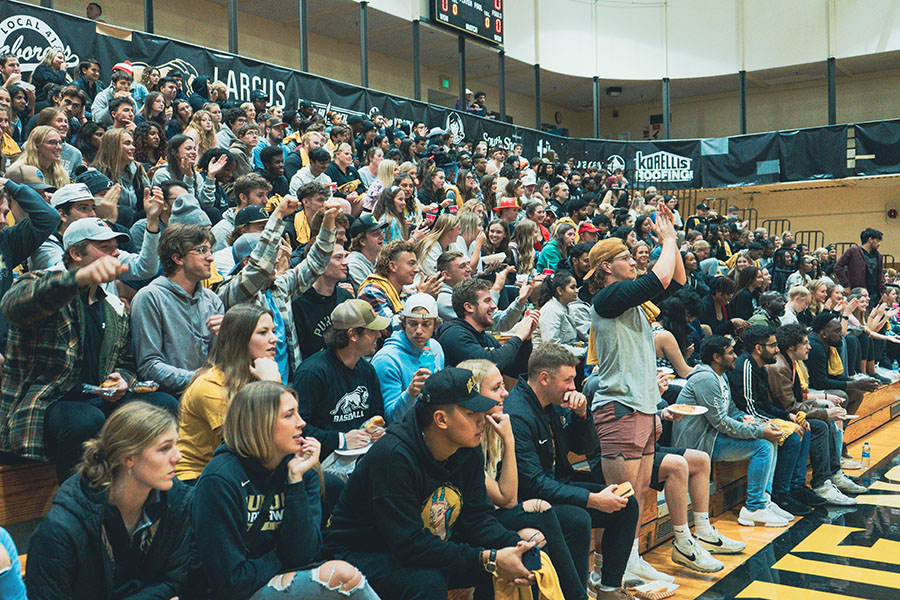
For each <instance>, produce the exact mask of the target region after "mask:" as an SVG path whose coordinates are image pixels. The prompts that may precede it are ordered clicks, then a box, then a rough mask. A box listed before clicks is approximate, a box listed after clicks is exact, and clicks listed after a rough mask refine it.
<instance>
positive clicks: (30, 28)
mask: <svg viewBox="0 0 900 600" xmlns="http://www.w3.org/2000/svg"><path fill="white" fill-rule="evenodd" d="M48 48H56V49H57V50H60V51H61V52H62V53H63V56H65V57H66V62H65V66H64V68H67V69H69V68H72V67H74V66H76V65H77V64H78V62H79V60H80V59H79V58H78V55H77V54H75V53H74V52H72V48H71V47H69V45H68V44H66V43H64V42H63V41H62V39H60V37H59V35H58V34H57V33H56V32H55V31H53V28H52V27H50V26H49V25H47V24H46V23H45V22H43V21H42V20H40V19H38V18H37V17H32V16H29V15H13V16H11V17H7V18H6V19H4V20H3V22H2V23H0V54H12V55H14V56H15V57H16V58H18V59H19V66H20V67H21V69H22V73H29V72H31V71H34V69H35V68H36V67H37V66H38V65H39V64H40V62H41V59H42V58H43V57H44V53H45V52H46V51H47V49H48Z"/></svg>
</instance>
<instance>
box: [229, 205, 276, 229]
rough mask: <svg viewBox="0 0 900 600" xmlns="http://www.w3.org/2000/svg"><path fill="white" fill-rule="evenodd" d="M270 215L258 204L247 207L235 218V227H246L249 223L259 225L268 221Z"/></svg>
mask: <svg viewBox="0 0 900 600" xmlns="http://www.w3.org/2000/svg"><path fill="white" fill-rule="evenodd" d="M268 220H269V213H267V212H266V211H265V210H264V209H263V207H262V206H259V205H258V204H251V205H250V206H245V207H244V208H242V209H241V210H239V211H238V213H237V214H236V215H235V216H234V226H235V227H240V226H241V225H246V224H248V223H258V222H259V221H268Z"/></svg>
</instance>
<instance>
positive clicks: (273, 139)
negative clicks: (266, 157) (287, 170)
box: [253, 117, 288, 170]
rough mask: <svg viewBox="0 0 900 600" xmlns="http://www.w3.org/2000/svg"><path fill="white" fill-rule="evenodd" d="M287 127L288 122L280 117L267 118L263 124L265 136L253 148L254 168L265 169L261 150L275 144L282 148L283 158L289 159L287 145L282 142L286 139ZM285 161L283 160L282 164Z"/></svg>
mask: <svg viewBox="0 0 900 600" xmlns="http://www.w3.org/2000/svg"><path fill="white" fill-rule="evenodd" d="M286 128H287V123H285V122H284V121H282V120H281V119H279V118H278V117H269V118H268V119H266V121H265V123H264V124H263V133H264V135H263V137H262V139H260V140H259V143H257V144H256V148H254V149H253V168H254V169H257V170H260V169H264V168H265V166H264V165H263V163H262V158H260V152H262V151H263V148H268V147H269V146H275V147H277V148H280V149H281V154H282V158H283V159H287V155H288V149H287V146H285V145H284V144H282V143H281V141H282V140H283V139H284V130H285V129H286ZM283 164H284V163H283V162H282V165H283Z"/></svg>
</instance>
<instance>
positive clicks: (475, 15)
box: [431, 0, 503, 45]
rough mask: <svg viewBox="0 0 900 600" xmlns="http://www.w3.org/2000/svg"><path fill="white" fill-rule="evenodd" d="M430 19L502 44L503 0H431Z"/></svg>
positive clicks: (493, 42) (487, 40) (492, 42)
mask: <svg viewBox="0 0 900 600" xmlns="http://www.w3.org/2000/svg"><path fill="white" fill-rule="evenodd" d="M431 19H432V20H433V21H435V22H437V23H442V24H444V25H446V26H448V27H452V28H454V29H458V30H460V31H463V32H465V33H468V34H469V35H472V36H475V37H477V38H479V39H482V40H484V41H486V42H490V43H491V44H497V45H502V44H503V0H431Z"/></svg>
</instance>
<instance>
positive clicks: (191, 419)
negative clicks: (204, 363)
mask: <svg viewBox="0 0 900 600" xmlns="http://www.w3.org/2000/svg"><path fill="white" fill-rule="evenodd" d="M224 379H225V375H224V373H222V371H220V370H218V369H215V368H213V369H210V370H208V371H206V372H205V373H203V374H202V375H200V376H199V377H197V378H196V379H195V380H194V381H192V382H191V384H190V385H189V386H188V388H187V389H186V390H184V393H183V394H182V395H181V410H180V415H179V419H178V451H179V452H181V460H180V461H178V464H176V465H175V474H176V475H177V476H178V478H179V479H181V480H185V481H191V480H194V479H197V478H198V477H200V473H202V472H203V468H204V467H206V463H208V462H209V461H210V460H211V459H212V457H213V452H215V450H216V448H218V447H219V445H220V444H221V443H222V432H221V429H222V425H223V424H224V423H225V413H226V412H227V410H228V399H227V398H226V397H225V386H224V384H223V381H224Z"/></svg>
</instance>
